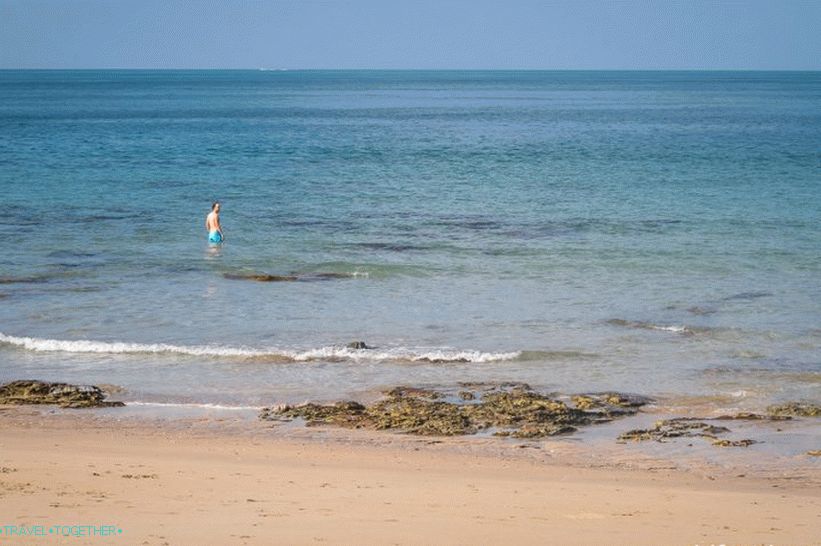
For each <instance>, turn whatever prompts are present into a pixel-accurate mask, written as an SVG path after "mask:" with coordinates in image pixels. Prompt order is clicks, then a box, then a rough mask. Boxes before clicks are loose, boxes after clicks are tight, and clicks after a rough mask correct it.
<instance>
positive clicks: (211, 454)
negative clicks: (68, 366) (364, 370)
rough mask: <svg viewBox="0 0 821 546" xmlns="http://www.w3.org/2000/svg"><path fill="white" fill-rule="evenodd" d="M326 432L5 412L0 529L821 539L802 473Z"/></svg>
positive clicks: (497, 538)
mask: <svg viewBox="0 0 821 546" xmlns="http://www.w3.org/2000/svg"><path fill="white" fill-rule="evenodd" d="M274 428H275V427H274ZM322 436H323V435H322V434H318V435H314V436H312V437H299V436H292V437H288V436H283V435H278V434H276V433H275V431H274V429H272V428H271V425H265V424H262V423H258V424H255V425H252V426H251V427H250V428H248V427H245V428H242V430H241V431H237V430H234V429H232V426H231V425H230V423H228V424H226V426H221V425H220V423H214V422H209V423H208V424H207V425H205V426H200V425H196V426H182V425H180V424H179V423H177V424H174V423H172V422H159V421H152V420H146V419H142V420H140V419H137V420H122V421H117V420H115V419H112V418H106V417H99V414H94V413H93V412H82V411H81V412H73V413H72V412H53V413H51V412H42V411H40V410H37V409H33V408H3V409H2V411H0V484H2V487H0V514H2V521H0V526H4V525H17V526H21V525H26V526H36V525H42V526H43V528H44V529H48V528H49V527H50V526H52V525H98V526H99V525H112V526H115V527H116V528H117V529H122V533H121V534H117V535H116V536H114V537H108V538H100V537H72V538H62V539H59V538H52V537H48V536H46V537H41V538H32V537H25V538H23V537H9V536H5V535H4V538H5V542H6V543H9V544H15V543H19V544H56V543H60V540H62V541H65V542H70V543H71V544H104V543H115V544H116V543H121V544H158V545H159V544H271V543H288V544H314V543H331V544H340V543H344V544H352V543H379V544H386V543H391V544H419V543H440V544H441V543H444V544H466V543H490V542H499V543H501V542H504V543H522V544H535V543H540V544H543V543H555V544H558V543H561V544H590V543H608V544H662V543H663V544H721V543H724V544H738V543H744V544H750V543H755V544H785V543H789V544H813V543H816V544H817V543H818V537H819V536H821V490H819V489H818V488H817V487H815V486H811V485H810V484H809V483H807V482H806V481H802V480H800V479H787V478H785V479H782V480H777V479H772V478H761V477H759V478H754V477H753V478H751V477H747V476H745V477H738V476H737V475H735V474H732V473H731V474H728V475H720V474H715V473H713V474H712V475H704V474H699V473H696V472H683V471H680V470H669V469H656V470H651V469H646V468H645V469H640V470H636V469H632V470H631V469H625V468H615V467H611V468H592V467H579V466H569V465H567V464H565V463H564V462H550V461H549V460H546V459H545V458H544V457H541V458H538V459H533V458H528V457H526V456H521V457H518V456H512V457H508V456H500V455H493V454H490V453H489V452H482V451H471V450H459V449H450V448H449V447H448V445H449V444H448V442H447V441H445V442H441V443H439V442H438V440H436V439H424V440H419V439H418V438H417V439H413V440H412V441H411V440H406V438H407V437H398V436H396V435H384V434H382V435H379V436H378V437H380V438H388V440H387V441H384V442H370V441H368V439H369V438H371V437H376V436H369V435H365V436H362V435H357V433H356V432H345V433H343V432H338V431H337V432H334V433H333V434H331V435H330V436H329V437H328V438H326V439H322ZM394 440H396V441H394ZM515 451H516V452H521V453H525V452H530V451H535V450H524V449H515ZM815 478H816V479H817V478H818V476H815ZM812 481H816V480H815V479H813V480H812ZM7 534H8V532H6V535H7Z"/></svg>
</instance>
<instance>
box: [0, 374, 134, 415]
mask: <svg viewBox="0 0 821 546" xmlns="http://www.w3.org/2000/svg"><path fill="white" fill-rule="evenodd" d="M105 397H106V395H105V393H104V392H103V391H102V390H101V389H100V388H99V387H95V386H93V385H69V384H68V383H46V382H45V381H31V380H21V381H12V382H11V383H6V384H4V385H0V404H14V405H20V404H54V405H57V406H60V407H63V408H103V407H119V406H124V405H125V404H123V403H122V402H107V401H106V400H105Z"/></svg>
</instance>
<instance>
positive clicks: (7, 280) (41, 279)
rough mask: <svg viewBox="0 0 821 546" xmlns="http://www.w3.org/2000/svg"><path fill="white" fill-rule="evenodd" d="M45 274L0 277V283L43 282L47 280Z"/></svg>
mask: <svg viewBox="0 0 821 546" xmlns="http://www.w3.org/2000/svg"><path fill="white" fill-rule="evenodd" d="M48 280H49V278H48V277H47V276H46V275H34V276H31V277H0V284H18V283H20V284H22V283H27V284H31V283H43V282H48Z"/></svg>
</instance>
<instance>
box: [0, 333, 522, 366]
mask: <svg viewBox="0 0 821 546" xmlns="http://www.w3.org/2000/svg"><path fill="white" fill-rule="evenodd" d="M0 344H5V345H11V346H14V347H19V348H21V349H25V350H28V351H37V352H64V353H94V354H171V355H188V356H201V357H224V358H225V357H227V358H237V359H243V360H256V361H264V362H311V361H332V362H334V361H385V360H390V361H400V362H401V361H405V362H431V363H449V362H495V361H504V360H514V359H517V358H519V357H520V356H521V355H522V352H521V351H512V352H482V351H466V350H457V349H409V348H404V347H396V348H379V347H377V348H372V349H353V348H350V347H346V346H339V345H332V346H328V347H320V348H316V349H307V350H298V349H276V348H270V349H268V348H266V349H254V348H245V347H228V346H221V345H171V344H166V343H126V342H108V341H90V340H76V341H73V340H62V339H41V338H33V337H17V336H9V335H6V334H3V333H0Z"/></svg>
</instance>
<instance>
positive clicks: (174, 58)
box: [0, 0, 821, 70]
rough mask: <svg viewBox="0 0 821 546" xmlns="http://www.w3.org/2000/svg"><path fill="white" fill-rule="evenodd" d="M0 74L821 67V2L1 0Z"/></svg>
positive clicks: (805, 68)
mask: <svg viewBox="0 0 821 546" xmlns="http://www.w3.org/2000/svg"><path fill="white" fill-rule="evenodd" d="M0 68H288V69H300V68H303V69H311V68H315V69H347V68H392V69H577V70H590V69H593V70H595V69H616V70H618V69H637V70H646V69H649V70H668V69H674V70H678V69H684V70H689V69H708V70H821V0H766V1H762V0H747V1H733V0H725V1H703V0H689V1H679V0H655V1H651V0H622V1H617V0H610V1H602V0H575V1H571V0H568V1H549V0H542V1H532V0H267V1H263V0H242V1H240V0H199V1H197V0H187V1H184V0H0Z"/></svg>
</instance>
